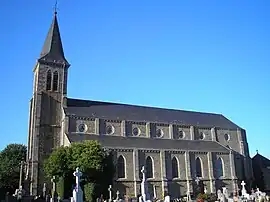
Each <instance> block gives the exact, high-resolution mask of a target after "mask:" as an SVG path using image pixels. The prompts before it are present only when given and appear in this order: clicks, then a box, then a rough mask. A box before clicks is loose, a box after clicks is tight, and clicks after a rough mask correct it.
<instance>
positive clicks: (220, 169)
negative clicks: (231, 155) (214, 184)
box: [216, 157, 224, 178]
mask: <svg viewBox="0 0 270 202" xmlns="http://www.w3.org/2000/svg"><path fill="white" fill-rule="evenodd" d="M216 173H217V178H220V177H222V176H223V174H224V173H223V161H222V159H221V158H220V157H219V158H218V159H217V162H216Z"/></svg>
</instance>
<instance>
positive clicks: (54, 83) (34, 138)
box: [26, 13, 253, 198]
mask: <svg viewBox="0 0 270 202" xmlns="http://www.w3.org/2000/svg"><path fill="white" fill-rule="evenodd" d="M69 67H70V64H69V63H68V61H67V59H66V58H65V56H64V51H63V46H62V41H61V37H60V31H59V26H58V21H57V14H56V13H55V15H54V18H53V22H52V24H51V27H50V29H49V32H48V34H47V38H46V40H45V43H44V46H43V49H42V52H41V54H40V57H39V59H38V61H37V63H36V65H35V68H34V70H33V73H34V84H33V96H32V99H31V101H30V121H29V135H28V153H27V162H28V163H27V175H26V178H27V179H28V180H29V182H30V186H29V192H30V194H32V195H39V194H41V192H42V187H43V183H44V182H45V178H44V171H43V162H44V159H46V158H47V157H48V156H49V155H50V153H51V152H52V150H53V149H55V148H57V147H59V146H61V145H66V146H68V145H70V144H71V143H72V142H78V141H84V140H98V141H99V142H100V143H101V145H102V146H103V147H104V148H107V149H108V150H110V151H111V152H112V153H113V156H114V161H115V165H116V174H115V179H114V185H113V186H114V188H115V189H117V190H119V191H120V193H121V194H122V195H123V194H125V195H128V196H130V197H134V196H137V195H138V194H139V190H140V182H141V172H140V170H141V168H142V166H145V167H146V177H147V181H148V182H149V189H150V193H151V194H152V197H154V195H155V196H156V197H158V198H161V197H162V195H163V194H165V193H169V194H170V196H171V197H173V198H174V197H179V196H183V195H186V194H187V191H189V192H190V193H195V190H196V187H197V186H198V185H199V184H201V185H203V186H204V189H207V191H208V192H209V193H215V192H216V191H217V189H221V187H223V186H226V187H227V188H228V190H229V192H231V193H232V192H234V191H235V190H237V187H238V185H239V182H240V181H241V180H245V181H246V182H247V183H250V182H251V181H252V179H253V171H252V163H251V159H250V156H249V149H248V143H247V139H246V132H245V130H244V129H243V128H241V127H239V126H237V125H236V124H235V123H233V122H232V121H230V120H228V119H227V118H226V117H224V116H223V115H221V114H212V113H202V112H192V111H183V110H172V109H162V108H154V107H145V106H135V105H127V104H119V103H109V102H99V101H92V100H80V99H72V98H68V97H67V86H68V85H67V84H68V70H69Z"/></svg>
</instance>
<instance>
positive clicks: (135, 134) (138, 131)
mask: <svg viewBox="0 0 270 202" xmlns="http://www.w3.org/2000/svg"><path fill="white" fill-rule="evenodd" d="M140 133H141V131H140V129H139V128H138V127H135V128H133V129H132V134H133V135H134V136H138V135H140Z"/></svg>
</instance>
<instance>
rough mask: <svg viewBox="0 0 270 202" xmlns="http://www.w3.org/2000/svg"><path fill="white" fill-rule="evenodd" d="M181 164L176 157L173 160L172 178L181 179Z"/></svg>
mask: <svg viewBox="0 0 270 202" xmlns="http://www.w3.org/2000/svg"><path fill="white" fill-rule="evenodd" d="M178 169H179V164H178V160H177V158H176V157H175V156H174V157H173V158H172V178H178V177H179V171H178Z"/></svg>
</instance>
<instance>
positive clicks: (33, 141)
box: [26, 11, 70, 195]
mask: <svg viewBox="0 0 270 202" xmlns="http://www.w3.org/2000/svg"><path fill="white" fill-rule="evenodd" d="M69 66H70V64H69V63H68V61H67V60H66V58H65V56H64V50H63V45H62V41H61V36H60V31H59V25H58V19H57V12H56V11H55V12H54V16H53V21H52V24H51V26H50V29H49V31H48V34H47V37H46V39H45V42H44V45H43V48H42V51H41V54H40V56H39V59H38V60H37V62H36V65H35V67H34V69H33V72H34V83H33V95H32V99H31V101H30V120H29V134H28V152H27V161H28V162H27V173H26V179H27V181H28V182H29V193H30V194H31V195H39V194H41V192H42V187H43V184H44V183H46V181H47V179H46V178H45V177H44V171H43V162H44V159H46V158H47V157H48V156H49V155H50V153H51V152H52V150H53V149H54V148H57V147H58V146H59V145H60V136H61V123H62V114H63V107H64V106H65V103H64V100H65V99H64V98H65V97H66V95H67V77H68V68H69ZM48 183H49V182H48Z"/></svg>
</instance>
